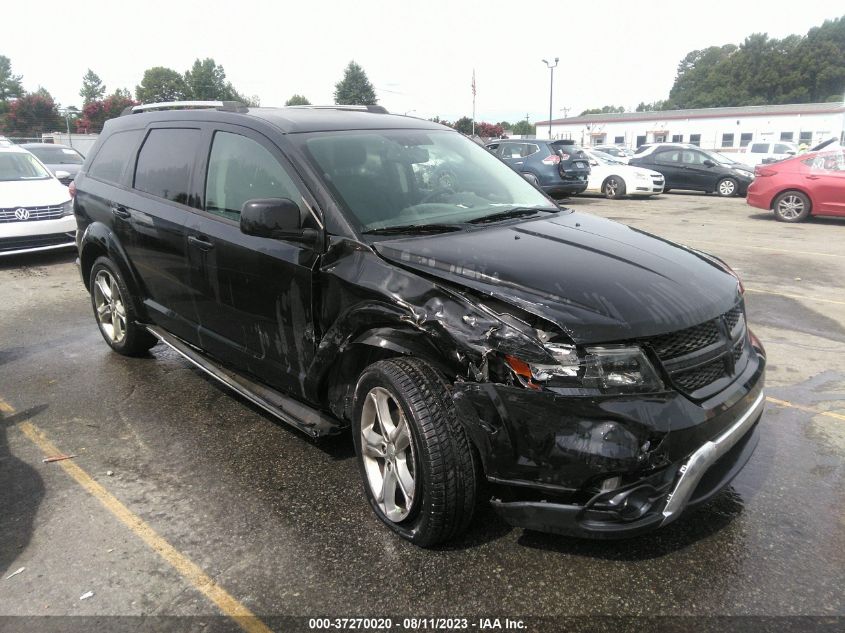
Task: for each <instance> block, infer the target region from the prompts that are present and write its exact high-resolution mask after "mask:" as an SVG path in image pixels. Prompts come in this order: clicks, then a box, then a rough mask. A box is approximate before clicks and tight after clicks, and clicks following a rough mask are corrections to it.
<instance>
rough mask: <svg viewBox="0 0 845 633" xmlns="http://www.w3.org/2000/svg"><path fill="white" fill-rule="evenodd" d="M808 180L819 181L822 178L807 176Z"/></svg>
mask: <svg viewBox="0 0 845 633" xmlns="http://www.w3.org/2000/svg"><path fill="white" fill-rule="evenodd" d="M805 177H806V178H807V180H818V179H819V178H821V176H805Z"/></svg>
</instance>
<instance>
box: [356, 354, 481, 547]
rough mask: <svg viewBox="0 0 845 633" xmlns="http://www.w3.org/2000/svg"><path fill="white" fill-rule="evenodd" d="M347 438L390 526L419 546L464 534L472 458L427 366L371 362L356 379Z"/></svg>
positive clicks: (472, 492) (472, 490)
mask: <svg viewBox="0 0 845 633" xmlns="http://www.w3.org/2000/svg"><path fill="white" fill-rule="evenodd" d="M353 438H354V441H355V449H356V452H357V454H358V465H359V468H360V470H361V475H362V477H363V479H364V490H365V493H366V496H367V499H368V500H369V502H370V506H371V507H372V508H373V511H374V512H375V513H376V516H378V518H379V519H381V521H382V522H384V523H385V524H386V525H387V526H388V527H390V529H392V530H393V531H394V532H396V533H397V534H399V535H400V536H402V537H403V538H405V539H407V540H409V541H411V542H412V543H414V544H416V545H420V546H422V547H427V546H431V545H436V544H437V543H441V542H443V541H446V540H448V539H450V538H453V537H455V536H457V535H458V534H460V533H461V532H463V531H464V530H465V529H466V527H467V526H468V525H469V522H470V520H471V519H472V515H473V513H474V511H475V504H476V494H477V488H478V481H477V474H476V463H475V458H474V454H473V451H472V448H471V446H470V444H469V440H468V438H467V436H466V433H465V432H464V430H463V428H462V427H461V426H460V423H459V422H458V419H457V415H456V413H455V408H454V404H453V403H452V398H451V396H450V394H449V392H448V390H447V388H446V383H445V381H444V380H443V378H442V377H441V376H440V374H439V373H438V372H437V371H436V370H435V369H434V368H433V367H432V366H431V365H429V364H428V363H426V362H424V361H421V360H415V359H404V358H403V359H392V360H385V361H379V362H378V363H374V364H373V365H370V367H368V368H367V369H366V370H365V371H364V373H363V374H362V375H361V378H360V379H359V381H358V388H357V392H356V395H355V416H354V424H353Z"/></svg>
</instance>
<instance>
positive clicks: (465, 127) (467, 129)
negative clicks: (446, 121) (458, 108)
mask: <svg viewBox="0 0 845 633" xmlns="http://www.w3.org/2000/svg"><path fill="white" fill-rule="evenodd" d="M452 127H453V128H455V129H456V130H457V131H458V132H460V133H461V134H466V135H467V136H469V135H470V134H472V119H470V118H469V117H468V116H462V117H461V118H460V119H458V120H457V121H455V122H454V123H453V124H452Z"/></svg>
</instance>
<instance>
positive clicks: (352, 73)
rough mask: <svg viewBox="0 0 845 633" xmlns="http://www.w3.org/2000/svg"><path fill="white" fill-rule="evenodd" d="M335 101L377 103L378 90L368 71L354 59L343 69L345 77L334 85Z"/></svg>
mask: <svg viewBox="0 0 845 633" xmlns="http://www.w3.org/2000/svg"><path fill="white" fill-rule="evenodd" d="M334 102H335V103H336V104H338V105H375V104H376V103H378V99H376V91H375V88H373V84H371V83H370V80H369V79H367V73H365V72H364V69H363V68H361V67H360V66H359V65H358V64H356V63H355V62H354V61H351V62H349V65H348V66H347V67H346V69H345V70H344V71H343V79H341V80H340V81H338V82H337V83H336V84H335V86H334Z"/></svg>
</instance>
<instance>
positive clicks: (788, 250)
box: [684, 239, 845, 257]
mask: <svg viewBox="0 0 845 633" xmlns="http://www.w3.org/2000/svg"><path fill="white" fill-rule="evenodd" d="M684 242H695V243H697V244H710V245H712V246H724V247H726V248H756V249H758V250H761V251H774V252H776V253H790V254H795V255H815V256H816V257H845V255H841V254H839V253H819V252H818V251H796V250H793V249H791V248H776V247H774V246H752V245H750V244H741V245H740V244H733V245H731V244H726V243H725V242H708V241H707V240H696V239H692V240H684Z"/></svg>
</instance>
